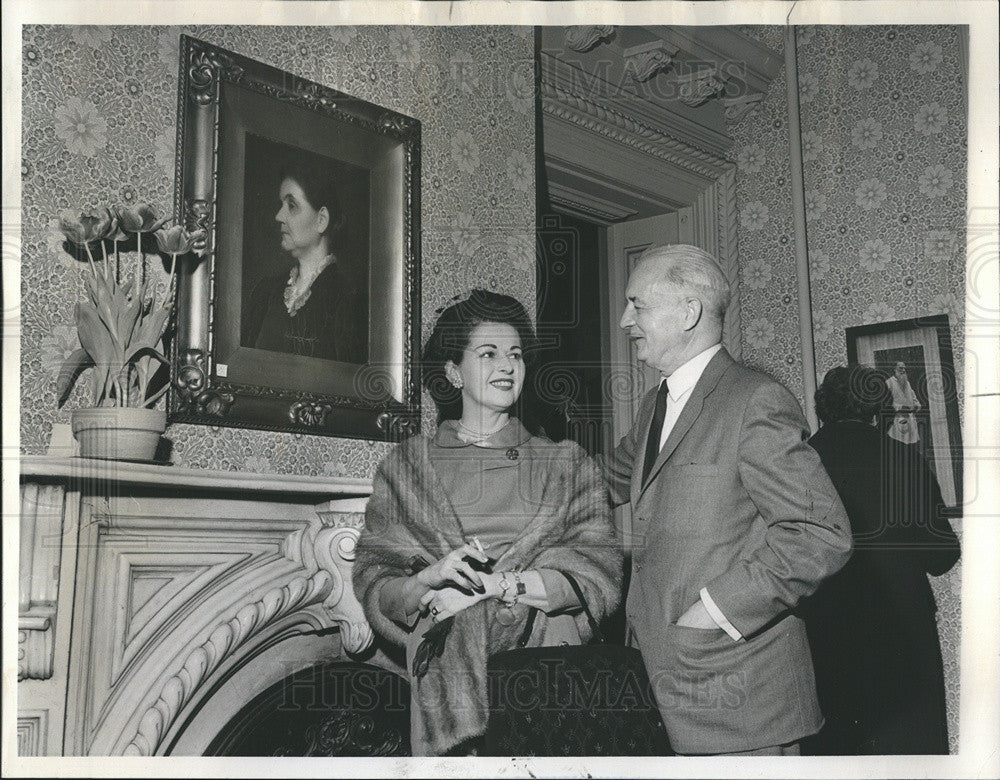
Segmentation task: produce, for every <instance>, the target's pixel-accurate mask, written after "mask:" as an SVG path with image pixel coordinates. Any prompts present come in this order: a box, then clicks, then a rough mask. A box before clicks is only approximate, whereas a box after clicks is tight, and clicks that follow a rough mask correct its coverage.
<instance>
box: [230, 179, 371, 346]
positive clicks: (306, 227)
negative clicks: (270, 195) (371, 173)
mask: <svg viewBox="0 0 1000 780" xmlns="http://www.w3.org/2000/svg"><path fill="white" fill-rule="evenodd" d="M278 196H279V199H280V201H281V208H280V209H279V210H278V213H277V214H276V215H275V217H274V218H275V220H276V221H277V222H278V223H279V224H280V225H281V248H282V249H283V250H285V251H286V252H288V253H289V255H291V257H292V259H293V260H294V261H295V264H294V265H293V266H292V268H291V273H290V274H289V276H288V277H287V278H286V277H284V276H269V277H266V278H264V279H261V280H260V281H259V282H258V283H257V284H256V285H255V286H254V288H253V292H252V293H251V297H250V306H249V307H248V308H247V309H246V312H247V314H246V315H245V316H246V321H245V323H244V338H243V343H244V345H245V346H249V347H253V348H255V349H268V350H272V351H275V352H286V353H289V354H292V355H304V356H306V357H317V358H323V359H325V360H339V361H343V362H346V363H364V362H366V360H367V359H368V346H367V343H368V315H367V294H366V291H364V290H360V289H356V285H354V284H353V278H352V277H353V275H352V274H349V273H346V272H345V269H344V267H343V261H342V259H340V258H338V257H337V255H336V254H334V252H333V247H332V236H333V235H334V234H335V233H336V232H337V231H338V230H339V228H340V227H341V221H342V218H343V214H342V211H341V208H340V202H339V200H338V198H337V193H336V190H335V188H334V186H333V183H332V182H330V181H328V180H327V179H326V178H325V177H324V176H322V175H320V174H319V173H317V172H316V171H314V170H312V169H311V168H309V167H307V166H304V165H302V166H292V167H290V168H288V169H287V170H286V171H285V172H284V174H283V175H282V180H281V187H280V190H279V192H278Z"/></svg>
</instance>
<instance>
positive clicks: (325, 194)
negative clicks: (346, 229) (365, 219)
mask: <svg viewBox="0 0 1000 780" xmlns="http://www.w3.org/2000/svg"><path fill="white" fill-rule="evenodd" d="M285 179H291V180H292V181H294V182H295V183H296V184H298V185H299V186H300V187H301V188H302V192H303V194H304V195H305V196H306V200H308V201H309V205H310V206H312V207H313V208H314V209H316V210H317V211H319V210H320V209H321V208H323V207H324V206H326V210H327V212H328V213H329V215H330V221H329V224H328V225H327V226H326V230H324V231H323V235H325V236H327V237H332V236H333V235H335V234H336V233H337V231H338V230H340V228H341V226H342V225H343V223H344V211H343V209H342V208H341V207H340V196H339V195H338V194H337V188H336V187H335V186H334V183H333V179H332V177H331V176H330V175H329V172H328V171H327V170H325V169H324V168H323V167H317V166H311V165H308V164H307V163H305V162H303V161H300V160H293V161H291V162H289V163H287V164H286V165H284V166H283V167H282V168H281V181H284V180H285Z"/></svg>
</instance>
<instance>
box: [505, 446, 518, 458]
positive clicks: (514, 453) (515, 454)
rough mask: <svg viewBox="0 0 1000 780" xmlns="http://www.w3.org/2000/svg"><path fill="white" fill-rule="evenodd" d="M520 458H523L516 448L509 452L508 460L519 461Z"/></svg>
mask: <svg viewBox="0 0 1000 780" xmlns="http://www.w3.org/2000/svg"><path fill="white" fill-rule="evenodd" d="M519 457H521V453H519V452H518V451H517V450H516V449H515V448H514V447H511V448H510V449H509V450H507V460H517V459H518V458H519Z"/></svg>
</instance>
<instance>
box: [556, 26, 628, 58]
mask: <svg viewBox="0 0 1000 780" xmlns="http://www.w3.org/2000/svg"><path fill="white" fill-rule="evenodd" d="M614 34H615V28H614V27H613V26H612V25H610V24H605V25H581V26H577V27H567V28H565V32H564V35H563V41H564V42H565V44H566V48H567V49H572V50H573V51H579V52H585V51H590V50H591V49H593V48H594V47H595V46H596V45H597V44H598V43H601V42H603V41H607V40H610V39H611V38H612V37H613V36H614Z"/></svg>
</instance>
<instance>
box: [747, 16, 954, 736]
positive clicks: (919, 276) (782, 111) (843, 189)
mask: <svg viewBox="0 0 1000 780" xmlns="http://www.w3.org/2000/svg"><path fill="white" fill-rule="evenodd" d="M746 29H747V32H750V33H751V34H753V35H755V36H756V37H758V38H760V39H761V40H763V41H764V42H765V43H767V44H768V45H770V46H771V47H772V48H775V49H776V50H778V51H781V50H782V48H783V46H782V40H783V39H782V31H781V29H780V28H746ZM796 41H797V48H798V69H799V96H800V104H801V105H800V116H801V124H802V146H803V150H802V151H803V166H804V173H805V197H806V222H807V231H808V241H809V271H810V283H811V297H812V306H813V327H814V341H815V345H816V368H817V374H818V380H820V379H822V377H823V375H824V374H825V373H826V371H828V370H829V369H830V368H832V367H833V366H836V365H839V364H842V363H845V362H846V361H847V349H846V344H845V340H844V329H845V328H847V327H850V326H853V325H863V324H870V323H877V322H885V321H889V320H897V319H908V318H911V317H919V316H924V315H929V314H941V313H945V314H948V316H949V318H950V322H951V335H952V344H953V347H954V355H955V370H956V372H957V378H958V393H959V399H960V403H961V397H962V395H961V393H962V371H963V366H962V349H963V344H964V340H963V308H964V300H965V251H964V246H965V224H966V129H967V128H966V122H967V120H966V87H965V84H966V77H965V73H964V67H965V66H964V63H963V62H962V55H961V52H962V45H961V39H960V28H958V27H910V26H900V27H881V26H880V27H820V26H815V27H813V26H809V27H803V28H800V30H799V32H798V37H797V39H796ZM786 89H787V87H786V82H785V79H784V75H781V76H779V77H778V78H777V79H775V81H774V83H773V84H772V86H771V90H770V92H769V94H768V96H767V98H766V100H765V101H764V103H763V105H762V106H761V108H760V110H759V111H758V112H757V113H756V114H754V115H752V116H751V117H748V118H747V119H745V120H744V121H743V122H742V123H741V124H740V125H739V126H737V127H736V128H735V130H734V133H733V135H734V137H735V144H734V146H733V154H734V156H735V160H736V163H737V166H738V168H737V188H738V204H739V206H738V207H739V219H740V224H739V242H740V272H741V279H740V285H741V286H740V305H741V309H742V312H743V327H744V331H743V350H744V352H743V354H744V359H745V360H746V361H747V362H748V363H750V364H751V365H755V366H757V367H758V368H762V369H763V370H765V371H767V372H768V373H770V374H772V375H773V376H775V377H777V378H778V379H780V380H781V381H782V382H784V383H785V384H787V385H788V387H789V388H790V389H791V390H792V391H793V392H794V393H796V394H797V395H798V396H799V399H800V400H801V399H802V393H803V390H802V363H801V357H800V348H801V342H800V339H799V332H798V309H797V306H798V303H797V295H796V277H795V248H794V233H793V223H792V203H791V188H790V184H789V177H790V175H791V169H790V165H789V151H788V103H787V92H786ZM956 530H959V531H960V528H959V529H956ZM932 584H933V586H934V590H935V594H936V597H937V602H938V608H939V613H938V624H939V628H940V633H941V640H942V645H943V652H944V660H945V677H946V681H947V686H948V704H949V731H950V734H951V740H952V748H953V749H957V736H958V694H959V688H958V645H959V631H960V620H959V618H960V596H961V593H960V589H961V566H960V565H959V566H956V567H955V569H953V570H952V571H951V572H949V573H948V574H947V575H945V576H943V577H939V578H932Z"/></svg>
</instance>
